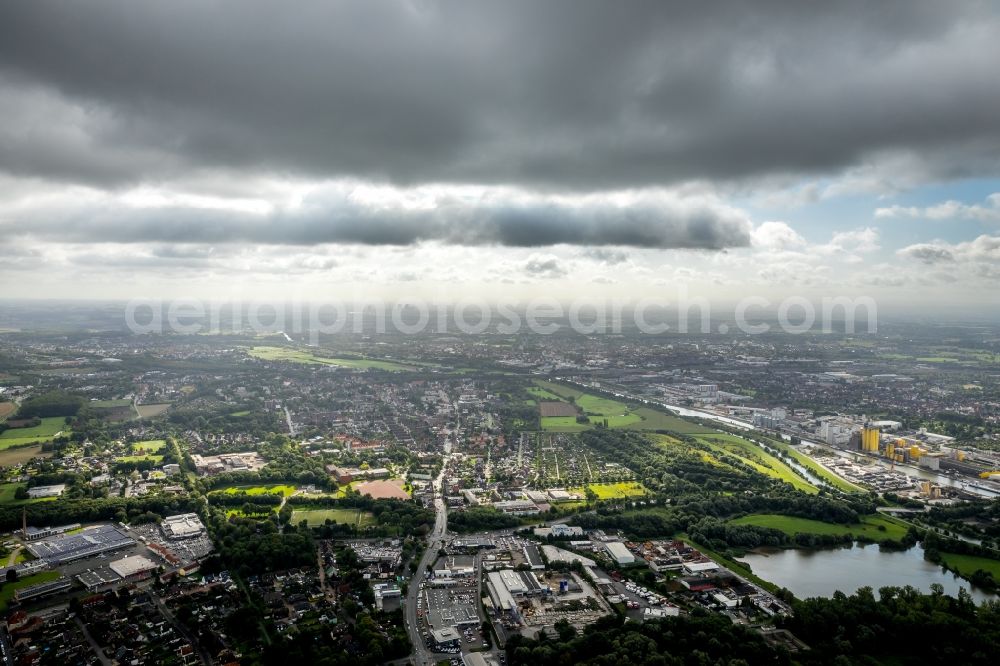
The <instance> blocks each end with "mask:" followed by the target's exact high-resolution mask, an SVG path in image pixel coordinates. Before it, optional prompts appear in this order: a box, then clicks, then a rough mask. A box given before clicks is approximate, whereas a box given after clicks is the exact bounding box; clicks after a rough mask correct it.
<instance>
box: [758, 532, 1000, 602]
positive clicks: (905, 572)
mask: <svg viewBox="0 0 1000 666" xmlns="http://www.w3.org/2000/svg"><path fill="white" fill-rule="evenodd" d="M740 559H742V560H743V561H744V562H746V563H747V564H749V565H750V568H751V569H752V570H753V572H754V573H755V574H756V575H757V576H760V577H761V578H763V579H764V580H766V581H770V582H772V583H774V584H775V585H778V586H780V587H785V588H788V589H789V590H791V591H792V593H793V594H794V595H795V596H797V597H799V598H800V599H806V598H808V597H830V596H833V593H834V592H836V591H837V590H840V591H841V592H843V593H845V594H852V593H854V592H855V591H857V590H858V589H860V588H862V587H870V588H872V590H873V591H874V592H875V595H876V596H878V589H879V588H880V587H887V586H892V587H903V586H905V585H909V586H911V587H915V588H917V589H918V590H921V591H922V592H930V588H931V584H932V583H939V584H940V585H941V586H942V587H943V588H944V591H945V594H950V595H952V596H956V595H958V590H959V588H962V587H964V588H965V589H966V590H968V591H969V592H970V593H971V594H972V597H973V598H974V599H975V600H976V602H977V603H978V602H982V601H986V600H988V599H996V597H995V596H994V595H992V594H989V593H986V592H983V591H982V590H980V589H978V588H974V587H972V585H971V584H970V583H969V582H967V581H964V580H962V579H961V578H959V577H958V576H955V575H954V574H952V573H951V572H949V571H944V570H943V569H942V568H941V567H940V566H938V565H936V564H932V563H931V562H928V561H926V560H925V559H924V551H923V549H922V548H921V547H920V546H915V547H913V548H910V549H909V550H906V551H891V552H890V551H885V552H883V551H880V550H879V547H878V545H876V544H868V545H864V546H862V545H860V544H856V545H855V546H853V547H849V548H828V549H821V550H801V549H794V548H789V549H783V550H782V549H767V550H764V549H760V550H758V551H753V552H750V553H747V554H746V555H745V556H744V557H742V558H740Z"/></svg>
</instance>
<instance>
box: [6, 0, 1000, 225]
mask: <svg viewBox="0 0 1000 666" xmlns="http://www.w3.org/2000/svg"><path fill="white" fill-rule="evenodd" d="M675 5H676V6H671V5H670V4H669V3H665V2H648V3H629V4H628V5H626V6H622V5H620V4H619V3H611V2H584V1H582V0H572V1H563V2H557V1H548V2H534V1H532V2H490V3H485V2H484V3H479V2H469V1H467V0H462V1H458V0H456V1H455V2H433V1H430V0H424V1H415V2H412V3H402V2H399V3H381V2H363V1H358V2H350V3H348V2H336V3H330V2H305V1H303V2H296V3H292V4H287V3H275V2H247V1H245V0H240V1H239V2H237V1H235V0H233V1H230V2H211V3H205V2H192V1H186V0H175V1H174V2H162V3H152V2H150V3H140V2H126V1H124V0H123V1H119V2H107V1H103V2H102V1H98V0H92V1H90V2H80V3H64V2H50V1H46V0H35V1H33V2H7V3H2V4H0V77H2V78H0V115H2V116H3V117H4V118H5V122H4V123H3V124H2V126H0V170H6V171H8V172H10V173H13V174H18V175H24V176H31V177H35V176H37V177H42V178H50V179H59V180H67V181H78V182H89V183H98V184H102V185H119V184H123V183H134V182H139V181H141V182H150V181H154V182H158V181H161V180H170V179H172V178H177V177H179V176H180V175H187V174H189V173H190V172H192V171H197V170H219V169H222V170H227V169H231V170H238V171H240V172H247V171H248V170H249V171H252V172H254V173H259V174H282V175H291V176H293V177H306V178H334V177H341V176H347V177H352V178H358V179H370V180H377V181H389V182H393V183H397V184H419V183H427V182H466V183H485V184H497V183H504V184H516V185H525V184H528V185H530V186H531V187H534V188H553V189H563V190H565V189H614V188H620V187H642V186H648V185H656V186H661V185H664V184H669V183H671V182H678V181H686V180H691V179H709V180H712V179H743V178H752V177H756V176H761V175H766V174H774V173H803V172H810V173H829V172H835V171H839V170H842V169H844V168H849V167H851V166H856V165H858V164H861V163H864V162H865V161H866V160H868V159H870V158H871V157H872V156H873V155H876V154H878V153H880V152H882V151H900V152H902V153H905V154H906V155H909V156H911V157H912V159H914V160H917V161H918V162H919V161H921V160H923V161H925V162H927V161H933V163H934V167H933V169H932V171H934V172H935V175H936V176H945V177H952V176H961V175H972V174H984V173H989V174H994V173H996V170H997V155H998V154H1000V120H998V114H997V113H996V109H997V108H1000V86H997V85H996V72H995V66H996V63H997V62H998V61H1000V40H997V39H996V34H997V32H996V31H997V16H996V11H995V7H994V6H992V5H991V4H990V3H977V2H938V1H933V2H931V1H925V2H917V1H914V0H897V1H895V2H889V1H886V2H877V3H870V2H847V3H811V2H795V1H788V2H765V3H748V2H742V1H735V0H734V1H732V2H716V3H675ZM532 215H533V213H531V214H525V215H523V216H522V213H521V212H518V211H511V212H510V217H508V218H506V219H504V220H503V221H502V222H501V221H497V222H496V229H495V230H496V233H497V234H499V235H500V236H504V235H505V234H508V235H509V236H510V237H509V238H506V237H501V238H497V239H496V240H498V241H499V242H510V243H511V244H521V243H523V242H524V241H522V240H520V239H521V238H522V237H523V229H522V227H524V226H525V225H526V224H530V222H531V219H532ZM643 224H644V223H643V222H641V221H640V222H639V223H638V226H640V227H641V226H642V225H643ZM555 226H556V227H558V224H555ZM358 233H359V234H360V235H361V236H364V233H365V232H358ZM385 233H389V232H388V230H386V232H385ZM644 233H645V232H641V231H636V230H633V231H629V232H624V233H623V237H622V238H621V239H618V240H619V241H621V242H622V243H623V244H630V243H631V242H634V241H636V240H641V239H642V238H643V237H644ZM390 235H391V234H390ZM401 235H402V236H407V235H409V236H412V235H413V233H411V232H402V234H401ZM562 235H564V232H562V231H558V232H556V231H553V232H552V235H551V236H550V237H551V238H558V237H561V236H562ZM362 240H364V239H362ZM610 240H615V239H609V241H610ZM707 241H708V242H709V243H710V244H711V243H712V242H714V241H712V240H711V239H707Z"/></svg>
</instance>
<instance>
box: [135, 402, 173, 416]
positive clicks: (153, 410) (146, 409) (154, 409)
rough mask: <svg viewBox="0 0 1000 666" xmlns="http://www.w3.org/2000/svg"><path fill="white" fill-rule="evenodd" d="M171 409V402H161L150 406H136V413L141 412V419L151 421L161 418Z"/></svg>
mask: <svg viewBox="0 0 1000 666" xmlns="http://www.w3.org/2000/svg"><path fill="white" fill-rule="evenodd" d="M168 409H170V403H169V402H159V403H153V404H149V405H136V406H135V411H137V412H139V418H140V419H151V418H153V417H154V416H159V415H160V414H162V413H163V412H165V411H167V410H168Z"/></svg>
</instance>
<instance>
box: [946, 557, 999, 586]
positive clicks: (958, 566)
mask: <svg viewBox="0 0 1000 666" xmlns="http://www.w3.org/2000/svg"><path fill="white" fill-rule="evenodd" d="M941 561H942V562H943V563H944V564H946V565H947V566H948V568H950V569H953V570H954V571H957V572H959V573H960V574H962V575H963V576H969V575H971V574H973V573H974V572H975V571H976V569H982V570H984V571H988V572H990V573H991V574H992V575H993V577H994V578H995V579H997V580H1000V560H991V559H989V558H988V557H977V556H975V555H958V554H956V553H941Z"/></svg>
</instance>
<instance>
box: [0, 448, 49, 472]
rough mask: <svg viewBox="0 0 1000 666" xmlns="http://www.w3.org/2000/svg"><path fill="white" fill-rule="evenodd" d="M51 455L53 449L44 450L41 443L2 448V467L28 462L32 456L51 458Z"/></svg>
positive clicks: (0, 459)
mask: <svg viewBox="0 0 1000 666" xmlns="http://www.w3.org/2000/svg"><path fill="white" fill-rule="evenodd" d="M51 456H52V452H51V451H42V445H41V444H36V445H35V446H19V447H17V448H7V449H4V448H0V467H7V466H9V465H20V464H21V463H25V462H28V461H29V460H31V459H32V458H49V457H51Z"/></svg>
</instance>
